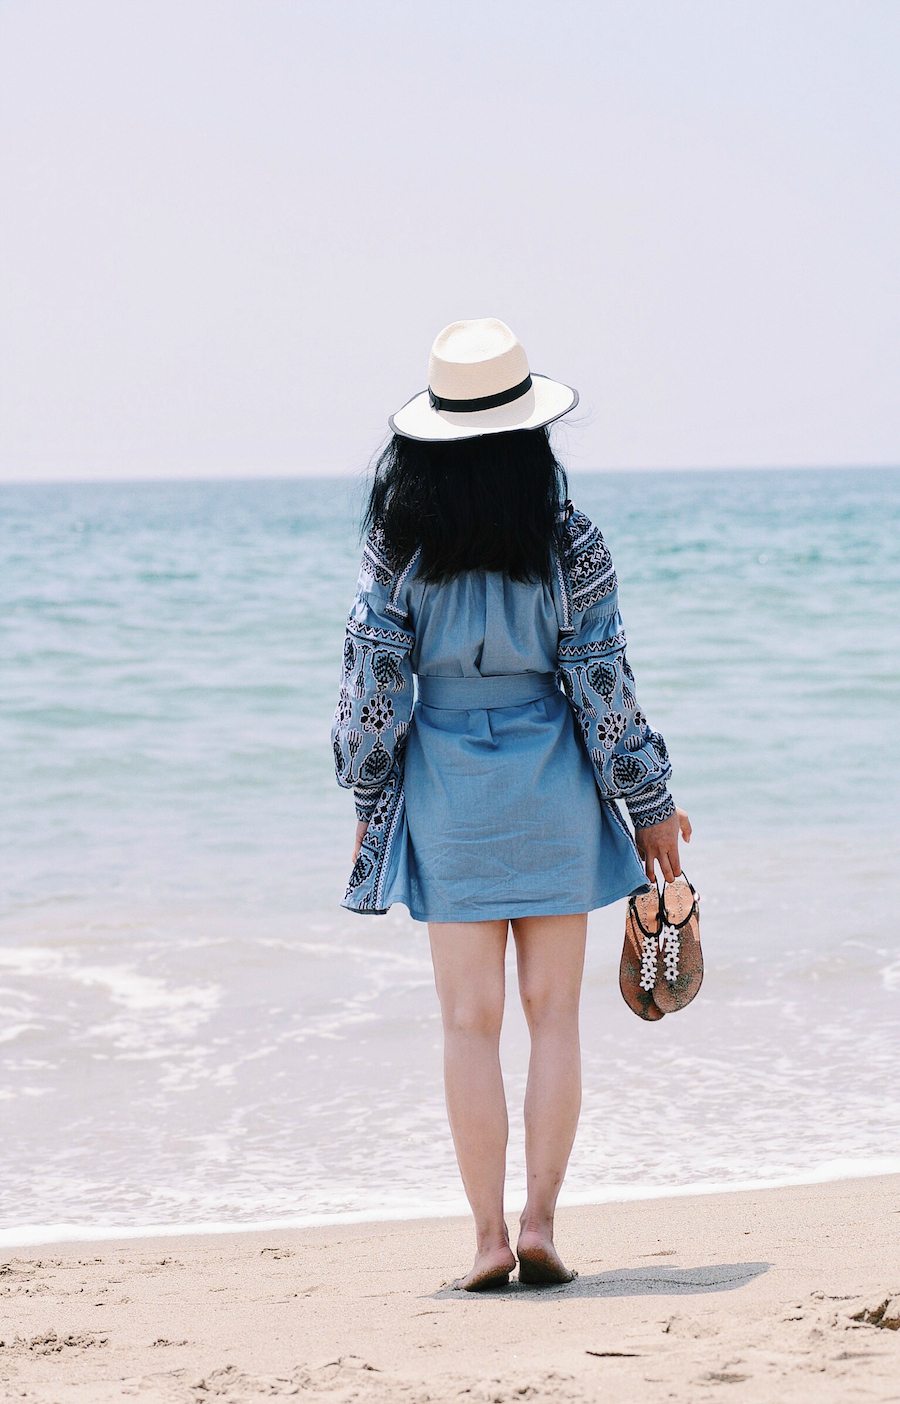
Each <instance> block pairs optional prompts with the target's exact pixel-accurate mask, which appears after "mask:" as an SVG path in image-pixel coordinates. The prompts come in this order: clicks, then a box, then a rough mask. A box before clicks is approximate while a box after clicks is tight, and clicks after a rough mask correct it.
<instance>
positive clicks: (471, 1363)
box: [0, 1175, 900, 1404]
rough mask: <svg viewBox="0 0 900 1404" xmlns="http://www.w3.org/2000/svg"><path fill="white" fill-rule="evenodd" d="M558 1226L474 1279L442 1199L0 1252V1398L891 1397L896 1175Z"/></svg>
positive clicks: (651, 1206) (242, 1403)
mask: <svg viewBox="0 0 900 1404" xmlns="http://www.w3.org/2000/svg"><path fill="white" fill-rule="evenodd" d="M508 1222H509V1226H510V1234H511V1237H512V1238H513V1245H514V1244H515V1237H514V1235H515V1228H516V1219H515V1215H514V1214H510V1215H509V1216H508ZM557 1244H558V1246H559V1249H560V1252H561V1253H562V1256H563V1258H564V1260H565V1261H566V1262H567V1263H568V1264H569V1265H570V1266H572V1267H574V1268H576V1269H577V1270H578V1274H579V1275H578V1276H577V1277H576V1278H575V1279H574V1281H572V1282H570V1283H568V1284H566V1285H564V1286H560V1287H529V1286H524V1285H522V1284H520V1283H518V1282H517V1281H516V1280H515V1275H514V1276H513V1280H512V1281H511V1282H510V1284H509V1286H508V1287H506V1288H503V1289H500V1290H494V1291H492V1292H490V1293H478V1294H475V1293H468V1292H462V1291H459V1290H453V1289H452V1288H451V1287H450V1283H451V1282H452V1281H453V1280H454V1279H455V1278H457V1277H459V1276H461V1275H463V1274H464V1273H465V1272H466V1271H467V1270H468V1268H469V1267H470V1266H471V1262H472V1257H473V1242H472V1231H471V1225H470V1222H469V1221H468V1220H467V1219H461V1218H454V1219H418V1220H408V1221H402V1222H387V1223H384V1222H383V1223H366V1224H348V1225H339V1226H329V1227H325V1228H309V1229H293V1230H282V1231H279V1232H266V1233H260V1232H256V1231H254V1232H248V1233H233V1234H227V1235H193V1236H185V1237H180V1238H174V1237H173V1238H156V1239H128V1240H121V1241H116V1242H99V1243H96V1244H90V1243H77V1244H63V1245H59V1246H41V1247H40V1248H39V1249H38V1248H28V1247H21V1248H8V1249H6V1250H4V1252H3V1254H2V1256H0V1398H2V1399H3V1400H4V1401H5V1400H16V1401H20V1404H21V1401H26V1402H27V1401H34V1404H111V1401H114V1400H115V1401H119V1400H122V1399H137V1400H146V1401H157V1400H158V1401H165V1402H166V1404H169V1401H171V1404H181V1402H182V1401H184V1404H188V1402H190V1404H199V1401H220V1404H221V1401H231V1402H232V1404H250V1401H256V1400H259V1399H266V1400H268V1399H272V1398H282V1397H283V1398H298V1397H300V1398H306V1397H310V1398H316V1399H319V1400H335V1401H337V1400H341V1401H346V1404H350V1401H356V1400H359V1401H366V1400H373V1401H383V1402H384V1404H388V1401H394V1400H397V1401H403V1402H404V1404H425V1401H431V1404H437V1401H445V1400H446V1401H449V1400H456V1401H459V1400H461V1399H462V1400H466V1401H469V1404H480V1401H485V1402H486V1401H513V1400H523V1399H526V1400H544V1399H546V1400H574V1401H582V1400H601V1399H602V1400H611V1401H619V1400H630V1399H637V1398H639V1399H641V1400H642V1401H646V1404H657V1401H659V1404H661V1402H662V1401H671V1400H675V1401H691V1404H693V1401H696V1400H698V1399H703V1398H706V1397H711V1398H716V1397H725V1398H728V1399H733V1400H737V1401H745V1400H766V1401H768V1400H772V1401H776V1400H777V1401H789V1404H797V1401H804V1400H807V1399H808V1400H813V1399H815V1400H816V1401H817V1404H830V1401H835V1404H837V1401H841V1404H845V1401H847V1400H849V1399H854V1400H855V1399H859V1400H874V1401H885V1402H886V1401H888V1400H900V1329H896V1327H897V1326H900V1176H896V1175H892V1176H880V1177H872V1178H868V1179H859V1180H845V1181H837V1182H834V1183H830V1184H823V1185H812V1186H801V1187H791V1188H785V1189H774V1190H760V1191H741V1192H736V1193H721V1194H714V1195H695V1196H691V1197H677V1198H671V1199H657V1200H649V1201H643V1202H631V1203H627V1204H604V1205H596V1206H587V1207H571V1208H563V1209H560V1210H559V1214H558V1220H557ZM885 1302H888V1303H889V1305H888V1306H886V1307H885V1306H884V1303H885ZM867 1317H868V1318H869V1319H866V1318H867Z"/></svg>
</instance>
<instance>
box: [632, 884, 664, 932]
mask: <svg viewBox="0 0 900 1404" xmlns="http://www.w3.org/2000/svg"><path fill="white" fill-rule="evenodd" d="M647 895H648V896H649V895H650V894H649V893H648V894H647ZM628 905H629V907H630V908H631V915H632V916H633V917H634V919H635V921H636V922H637V924H638V927H639V928H640V930H641V931H642V932H643V934H644V935H645V936H646V937H647V939H648V941H655V940H656V939H657V938H658V936H659V932H658V931H648V930H647V928H646V926H645V925H644V923H643V922H642V921H641V919H640V917H639V916H638V909H637V900H636V897H635V896H633V895H632V896H631V897H629V898H628ZM659 912H660V916H662V898H660V906H659Z"/></svg>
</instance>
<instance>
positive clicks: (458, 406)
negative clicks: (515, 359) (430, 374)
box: [428, 372, 531, 413]
mask: <svg viewBox="0 0 900 1404" xmlns="http://www.w3.org/2000/svg"><path fill="white" fill-rule="evenodd" d="M530 389H531V373H530V372H529V374H528V375H526V377H525V379H524V380H520V381H519V383H518V385H513V386H512V388H511V389H509V390H500V391H498V393H497V394H496V395H482V396H480V398H478V399H476V400H448V399H445V398H444V396H442V395H436V394H435V393H434V391H433V390H432V388H431V386H430V385H429V387H428V399H429V400H430V402H431V408H432V409H436V410H453V411H455V412H456V413H466V412H467V411H469V410H486V409H496V408H497V406H498V405H508V404H509V402H510V400H518V399H519V397H520V396H521V395H524V394H525V392H526V391H527V390H530Z"/></svg>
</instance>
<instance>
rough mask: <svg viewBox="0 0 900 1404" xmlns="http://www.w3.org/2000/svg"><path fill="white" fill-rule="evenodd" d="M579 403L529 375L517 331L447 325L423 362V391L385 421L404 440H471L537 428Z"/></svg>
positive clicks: (492, 325)
mask: <svg viewBox="0 0 900 1404" xmlns="http://www.w3.org/2000/svg"><path fill="white" fill-rule="evenodd" d="M577 404H578V391H577V390H573V389H572V388H571V386H569V385H563V384H562V383H561V382H560V381H558V380H551V379H550V378H549V376H546V375H537V374H536V373H532V372H531V371H530V370H529V367H528V357H527V356H526V355H525V349H524V347H523V346H522V344H521V342H520V341H519V338H518V337H517V336H516V334H515V332H513V331H511V330H510V328H509V327H508V326H507V325H506V323H505V322H501V321H500V320H499V319H498V318H497V317H474V318H470V319H469V320H468V321H464V322H451V323H450V325H449V326H448V327H444V330H443V331H440V332H438V334H437V336H436V337H435V339H434V344H433V345H432V348H431V355H430V356H429V358H428V388H427V389H426V390H422V391H421V392H420V393H419V394H418V395H413V397H412V399H411V400H407V402H406V404H405V405H404V406H403V407H402V409H399V410H397V412H396V414H392V415H391V416H390V418H389V420H388V423H389V424H390V426H391V428H392V429H393V431H394V433H395V434H402V435H403V436H404V437H405V438H407V439H435V440H450V439H469V438H472V437H474V436H475V435H478V434H500V433H502V432H503V431H504V430H506V429H538V428H540V426H541V425H542V424H550V423H551V422H552V421H553V420H554V419H559V418H560V416H561V415H563V414H567V413H568V412H569V410H570V409H574V408H575V406H576V405H577Z"/></svg>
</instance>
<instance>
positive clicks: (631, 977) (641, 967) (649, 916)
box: [619, 884, 664, 1020]
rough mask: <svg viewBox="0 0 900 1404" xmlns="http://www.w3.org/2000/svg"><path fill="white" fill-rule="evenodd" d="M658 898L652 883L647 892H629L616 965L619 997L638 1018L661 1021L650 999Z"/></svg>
mask: <svg viewBox="0 0 900 1404" xmlns="http://www.w3.org/2000/svg"><path fill="white" fill-rule="evenodd" d="M662 923H663V917H662V897H661V895H660V891H659V888H658V886H657V885H656V884H654V885H653V887H652V888H651V890H650V891H649V892H633V893H632V894H631V896H630V897H629V898H628V911H627V914H626V917H625V944H624V945H623V947H622V959H621V961H620V962H619V989H620V990H621V991H622V998H623V999H624V1001H625V1003H626V1004H627V1005H628V1008H629V1009H633V1010H634V1012H635V1014H637V1015H638V1016H639V1018H641V1019H648V1020H653V1019H661V1018H662V1017H663V1012H664V1011H663V1010H662V1009H660V1008H659V1007H658V1006H657V1004H656V1002H655V998H654V990H655V987H656V981H657V974H658V966H659V934H660V931H661V930H662Z"/></svg>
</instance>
